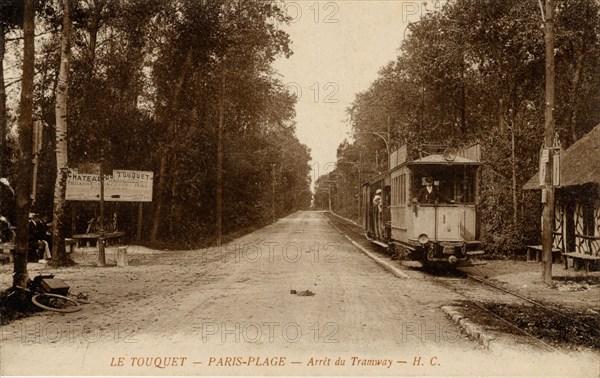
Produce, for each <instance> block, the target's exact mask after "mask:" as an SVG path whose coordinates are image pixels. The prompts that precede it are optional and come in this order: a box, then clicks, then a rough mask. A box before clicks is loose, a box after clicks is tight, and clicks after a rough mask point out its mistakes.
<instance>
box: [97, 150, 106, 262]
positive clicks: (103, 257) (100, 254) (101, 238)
mask: <svg viewBox="0 0 600 378" xmlns="http://www.w3.org/2000/svg"><path fill="white" fill-rule="evenodd" d="M103 165H104V149H101V150H100V229H99V230H98V233H99V236H98V266H106V255H105V253H104V238H105V236H106V235H105V234H104V171H103V169H102V168H103Z"/></svg>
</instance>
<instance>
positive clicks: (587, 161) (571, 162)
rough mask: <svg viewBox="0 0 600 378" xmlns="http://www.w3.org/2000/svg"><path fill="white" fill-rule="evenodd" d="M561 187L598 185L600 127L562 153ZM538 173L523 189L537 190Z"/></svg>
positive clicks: (599, 177)
mask: <svg viewBox="0 0 600 378" xmlns="http://www.w3.org/2000/svg"><path fill="white" fill-rule="evenodd" d="M560 178H561V187H565V186H576V185H585V184H590V183H595V184H600V125H598V126H596V127H595V128H594V129H592V131H590V132H589V133H587V134H586V135H584V136H583V137H582V138H581V139H579V140H578V141H577V142H575V143H573V145H571V147H569V148H567V149H566V150H565V151H564V154H563V156H562V158H561V162H560ZM539 182H540V179H539V172H538V173H536V174H535V175H534V176H533V177H532V178H531V179H530V180H529V181H527V183H526V184H525V185H523V189H526V190H530V189H539V188H540V185H539Z"/></svg>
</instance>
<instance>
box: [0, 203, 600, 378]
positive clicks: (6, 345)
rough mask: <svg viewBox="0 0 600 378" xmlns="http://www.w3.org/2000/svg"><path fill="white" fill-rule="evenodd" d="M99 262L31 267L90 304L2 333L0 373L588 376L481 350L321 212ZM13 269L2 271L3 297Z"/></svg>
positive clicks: (416, 287) (413, 284) (579, 365)
mask: <svg viewBox="0 0 600 378" xmlns="http://www.w3.org/2000/svg"><path fill="white" fill-rule="evenodd" d="M114 254H115V249H114V248H109V250H108V251H107V260H108V262H109V263H113V264H114ZM96 259H97V255H96V252H95V249H93V248H89V249H88V248H86V249H79V250H77V251H76V255H75V260H76V261H77V262H78V265H77V266H75V267H71V268H63V269H51V268H49V267H47V266H44V265H42V264H37V263H32V264H29V270H30V276H32V277H33V276H35V275H36V274H38V273H55V274H56V276H57V278H61V279H63V280H65V281H66V282H67V283H68V284H69V285H70V286H71V291H72V292H74V293H79V292H80V293H85V294H87V295H88V296H89V300H90V302H91V303H90V304H86V305H84V306H83V310H82V311H80V312H77V313H73V314H66V315H63V314H57V313H50V312H43V313H39V314H36V315H34V316H31V317H28V318H24V319H20V320H17V321H14V322H13V323H11V324H9V325H7V326H2V327H0V332H1V335H0V336H1V337H2V344H1V345H0V364H1V365H0V374H2V375H11V374H36V375H37V374H43V375H55V374H61V375H80V374H103V375H148V374H151V375H232V374H236V375H263V374H268V375H291V374H324V375H339V374H346V375H365V374H369V375H527V376H532V375H540V376H542V375H543V376H555V375H560V376H564V375H569V376H581V375H586V376H597V375H598V365H599V363H598V357H597V356H596V355H595V354H593V353H585V352H583V353H576V354H564V353H560V354H556V353H548V352H542V351H539V350H536V349H533V348H525V347H519V346H515V345H510V344H507V345H506V348H505V349H504V350H505V352H502V353H497V352H496V353H494V354H491V353H490V352H489V351H486V350H483V349H482V348H481V347H480V346H479V344H478V343H477V342H476V341H475V340H471V339H469V338H468V337H466V336H465V335H464V333H462V331H461V330H460V329H459V328H458V327H457V326H456V325H455V324H454V323H452V322H451V321H449V320H448V319H447V318H446V317H445V316H444V314H443V312H442V311H441V310H440V307H441V306H442V305H445V304H448V303H453V302H455V301H456V300H458V299H459V298H458V297H457V295H456V293H454V292H452V291H450V290H448V289H447V288H445V287H444V285H442V284H439V283H437V282H435V281H431V280H419V279H415V278H410V279H399V278H397V277H394V276H392V275H391V274H389V273H387V272H386V271H384V270H383V269H382V268H381V267H379V266H378V265H376V264H375V263H374V262H373V261H372V260H371V259H369V258H368V257H366V256H365V255H364V254H362V253H361V252H360V251H358V250H357V249H356V248H355V247H354V246H352V245H351V244H350V243H349V242H348V241H347V240H346V239H345V238H344V237H343V236H342V235H341V234H340V233H338V232H337V231H336V230H335V229H333V228H332V227H331V226H330V225H329V224H328V223H327V222H326V220H325V217H324V216H323V215H322V214H320V213H314V212H299V213H296V214H293V215H291V216H289V217H287V218H285V219H281V220H279V221H278V222H277V223H275V224H273V225H270V226H268V227H266V228H264V229H261V230H259V231H257V232H254V233H252V234H249V235H246V236H244V237H242V238H239V239H237V240H235V241H233V242H231V243H229V244H228V245H226V246H224V247H222V248H208V249H202V250H195V251H156V250H149V249H146V248H142V247H137V246H128V260H129V266H128V267H116V266H108V267H103V268H100V267H96V266H95V263H96ZM111 265H112V264H111ZM10 271H11V267H10V266H8V265H5V266H2V267H0V286H1V287H8V286H10V283H11V276H10ZM291 290H296V292H297V293H300V294H302V293H303V292H306V291H310V292H308V294H311V293H314V295H298V294H291Z"/></svg>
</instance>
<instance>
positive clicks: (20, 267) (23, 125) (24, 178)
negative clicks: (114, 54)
mask: <svg viewBox="0 0 600 378" xmlns="http://www.w3.org/2000/svg"><path fill="white" fill-rule="evenodd" d="M34 4H35V0H25V1H24V13H23V80H22V82H21V108H20V115H19V147H20V151H19V152H20V154H19V155H20V156H19V160H18V163H17V171H16V172H15V173H16V175H15V177H16V178H17V180H16V181H17V185H16V195H17V224H16V226H17V235H16V240H15V244H16V246H15V261H14V271H15V274H14V276H13V286H21V287H26V286H27V282H28V281H29V275H28V273H27V253H28V250H29V246H28V234H29V232H28V228H29V227H28V221H29V219H28V218H29V217H28V215H29V211H30V210H31V197H30V193H31V174H32V171H33V169H32V168H33V167H32V165H31V157H32V151H31V147H32V136H33V78H34V64H35V38H34V27H35V8H34Z"/></svg>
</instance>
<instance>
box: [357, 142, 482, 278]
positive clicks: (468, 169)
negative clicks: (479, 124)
mask: <svg viewBox="0 0 600 378" xmlns="http://www.w3.org/2000/svg"><path fill="white" fill-rule="evenodd" d="M482 165H483V163H482V162H481V150H480V146H479V144H474V145H471V146H469V147H466V148H461V149H455V148H447V147H445V146H433V145H427V146H416V147H410V146H408V145H404V146H402V147H400V148H399V149H398V150H396V151H394V152H393V153H391V154H390V165H389V167H390V170H389V171H388V172H385V173H382V174H379V175H378V176H376V177H374V178H372V179H371V180H370V181H368V182H366V183H364V184H363V186H362V188H361V189H362V203H363V209H362V225H363V227H364V228H365V231H366V234H367V238H369V239H370V240H371V241H372V242H374V243H376V244H378V245H380V246H382V247H384V248H386V249H387V250H388V253H390V254H391V255H392V256H395V257H397V258H401V259H407V260H418V261H420V262H421V263H422V264H423V265H424V266H454V267H458V266H471V265H472V264H471V261H470V259H471V257H472V256H473V255H480V254H483V253H484V252H483V251H481V250H480V244H481V243H480V241H479V225H480V215H479V211H478V210H479V209H478V207H479V176H480V168H481V166H482Z"/></svg>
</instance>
